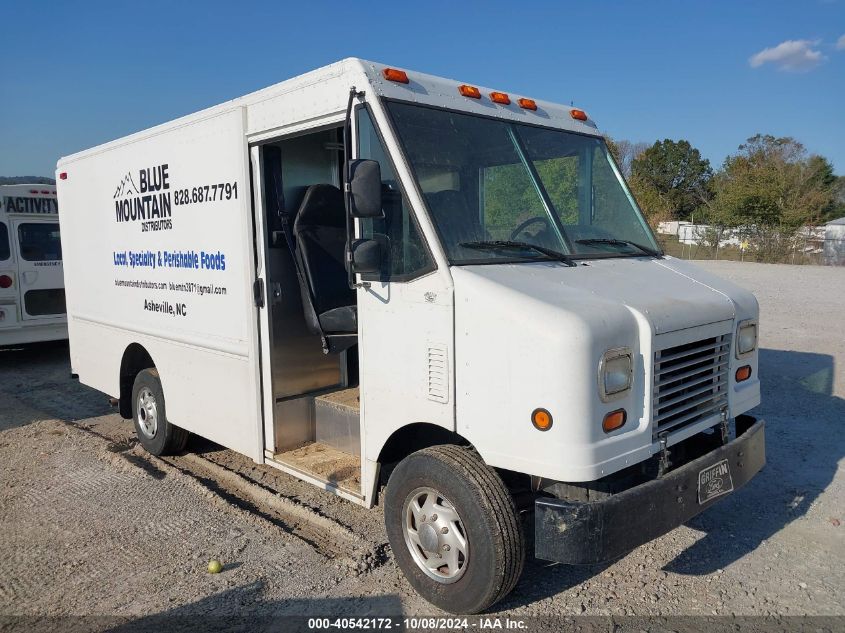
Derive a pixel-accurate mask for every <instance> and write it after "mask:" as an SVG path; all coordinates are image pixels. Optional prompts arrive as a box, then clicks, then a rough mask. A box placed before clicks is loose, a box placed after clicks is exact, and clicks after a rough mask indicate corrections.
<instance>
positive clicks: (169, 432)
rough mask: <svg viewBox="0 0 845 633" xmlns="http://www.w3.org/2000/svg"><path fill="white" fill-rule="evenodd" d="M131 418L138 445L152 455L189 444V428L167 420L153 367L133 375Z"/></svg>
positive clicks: (172, 450) (168, 453)
mask: <svg viewBox="0 0 845 633" xmlns="http://www.w3.org/2000/svg"><path fill="white" fill-rule="evenodd" d="M132 419H133V422H134V424H135V433H136V434H137V435H138V439H139V440H140V442H141V446H143V447H144V448H145V449H146V450H147V452H149V453H152V454H153V455H172V454H174V453H179V452H181V451H183V450H184V449H185V444H187V443H188V436H189V433H188V431H186V430H185V429H181V428H179V427H178V426H175V425H173V424H170V422H168V421H167V414H166V411H165V408H164V391H163V390H162V388H161V380H160V379H159V376H158V371H157V370H155V369H143V370H141V371H140V372H138V375H137V376H135V384H134V385H133V387H132Z"/></svg>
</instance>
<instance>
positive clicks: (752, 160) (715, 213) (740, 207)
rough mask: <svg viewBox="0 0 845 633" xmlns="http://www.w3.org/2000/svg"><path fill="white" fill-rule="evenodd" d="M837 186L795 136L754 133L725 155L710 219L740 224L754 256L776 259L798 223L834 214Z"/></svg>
mask: <svg viewBox="0 0 845 633" xmlns="http://www.w3.org/2000/svg"><path fill="white" fill-rule="evenodd" d="M838 187H839V179H838V178H837V177H836V176H835V175H834V173H833V168H832V166H831V164H830V162H829V161H828V160H827V159H825V158H823V157H821V156H817V155H810V154H808V152H807V150H806V148H805V147H804V146H803V145H802V144H801V143H799V142H798V141H796V140H795V139H793V138H790V137H775V136H772V135H769V134H766V135H763V134H757V135H756V136H752V137H751V138H749V139H748V140H747V141H746V142H745V143H743V144H742V145H740V146H739V148H738V151H737V153H736V154H733V155H731V156H728V157H727V158H726V159H725V163H724V166H723V168H722V170H721V171H720V172H719V173H718V174H717V176H716V178H715V179H714V182H713V188H714V190H715V194H716V195H715V199H714V200H713V202H712V204H711V205H710V220H711V221H712V222H713V223H715V224H717V225H719V226H723V227H743V229H742V230H743V232H744V233H745V234H746V235H747V236H748V237H749V238H750V239H751V240H752V243H753V244H754V246H755V250H756V252H757V259H759V260H762V261H778V260H781V259H783V258H784V256H785V255H786V254H787V253H789V252H791V251H792V250H793V249H794V248H795V244H794V241H795V239H796V236H797V235H798V232H799V230H800V229H801V227H804V226H809V225H814V224H819V223H820V222H821V221H822V220H824V219H826V218H827V219H830V216H832V215H835V213H836V211H837V193H838Z"/></svg>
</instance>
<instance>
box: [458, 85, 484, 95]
mask: <svg viewBox="0 0 845 633" xmlns="http://www.w3.org/2000/svg"><path fill="white" fill-rule="evenodd" d="M458 92H460V93H461V94H462V95H463V96H465V97H469V98H470V99H481V91H480V90H479V89H478V88H476V87H475V86H468V85H466V84H462V85H460V86H458Z"/></svg>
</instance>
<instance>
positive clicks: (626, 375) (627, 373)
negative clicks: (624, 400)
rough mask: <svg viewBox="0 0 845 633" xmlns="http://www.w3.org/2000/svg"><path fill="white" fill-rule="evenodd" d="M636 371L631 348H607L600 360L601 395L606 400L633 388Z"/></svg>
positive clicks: (613, 398)
mask: <svg viewBox="0 0 845 633" xmlns="http://www.w3.org/2000/svg"><path fill="white" fill-rule="evenodd" d="M633 373H634V367H633V362H632V361H631V350H630V349H628V348H627V347H620V348H617V349H610V350H607V351H606V352H605V353H604V355H603V356H602V357H601V361H600V362H599V396H600V397H601V399H602V400H603V401H604V402H608V401H610V400H615V399H616V398H618V397H620V396H621V395H622V394H623V393H624V392H625V391H628V389H630V388H631V380H632V376H633Z"/></svg>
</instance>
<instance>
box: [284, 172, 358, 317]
mask: <svg viewBox="0 0 845 633" xmlns="http://www.w3.org/2000/svg"><path fill="white" fill-rule="evenodd" d="M293 234H294V237H295V239H296V258H297V260H298V261H297V264H298V265H299V267H300V270H301V271H302V273H303V276H304V277H305V281H306V283H307V284H308V288H302V294H303V304H304V305H305V312H306V314H305V316H306V322H307V323H308V327H309V328H310V329H311V331H313V332H315V333H318V334H331V333H333V332H343V333H349V332H356V331H357V317H356V309H357V308H356V301H355V290H354V289H352V288H350V287H349V284H348V281H347V275H346V267H345V266H344V252H345V250H346V211H345V209H344V204H343V194H342V193H341V191H340V189H338V188H337V187H335V186H334V185H311V186H310V187H308V189H307V190H306V192H305V196H304V197H303V198H302V204H300V205H299V211H298V212H297V214H296V219H295V220H294V223H293ZM309 291H310V294H311V297H313V300H314V311H313V312H312V311H311V310H310V309H309V305H310V304H309V301H307V294H306V293H308V292H309Z"/></svg>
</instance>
